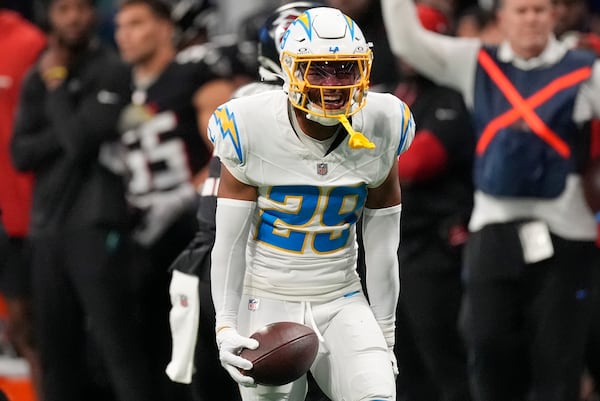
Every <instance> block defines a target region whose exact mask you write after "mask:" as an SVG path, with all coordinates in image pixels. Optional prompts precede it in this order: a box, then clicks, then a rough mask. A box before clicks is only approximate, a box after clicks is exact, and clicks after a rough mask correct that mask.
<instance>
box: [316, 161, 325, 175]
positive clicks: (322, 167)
mask: <svg viewBox="0 0 600 401" xmlns="http://www.w3.org/2000/svg"><path fill="white" fill-rule="evenodd" d="M317 174H319V175H325V174H327V163H318V164H317Z"/></svg>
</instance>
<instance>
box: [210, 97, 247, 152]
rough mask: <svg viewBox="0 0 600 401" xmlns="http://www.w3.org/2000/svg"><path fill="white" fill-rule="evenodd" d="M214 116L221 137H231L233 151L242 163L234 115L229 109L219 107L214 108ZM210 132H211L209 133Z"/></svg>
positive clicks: (240, 146)
mask: <svg viewBox="0 0 600 401" xmlns="http://www.w3.org/2000/svg"><path fill="white" fill-rule="evenodd" d="M215 118H216V122H217V126H218V127H219V130H220V132H221V137H222V138H223V139H225V138H229V139H231V143H232V144H233V148H234V149H235V153H236V154H237V156H238V158H239V160H240V162H241V163H244V158H243V155H242V144H241V143H240V136H239V134H238V129H237V124H236V122H235V116H234V114H233V113H232V112H230V111H229V109H228V108H227V107H226V106H225V107H219V108H217V110H215ZM211 134H212V133H211Z"/></svg>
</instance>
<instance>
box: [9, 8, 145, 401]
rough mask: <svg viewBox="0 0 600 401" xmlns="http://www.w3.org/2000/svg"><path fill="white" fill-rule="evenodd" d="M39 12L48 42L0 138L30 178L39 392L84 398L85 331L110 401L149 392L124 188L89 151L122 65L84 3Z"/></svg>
mask: <svg viewBox="0 0 600 401" xmlns="http://www.w3.org/2000/svg"><path fill="white" fill-rule="evenodd" d="M47 17H48V18H47V20H48V25H49V29H50V31H49V37H48V47H47V48H46V50H45V51H44V52H43V53H42V55H41V56H40V58H39V60H38V62H37V63H36V64H35V66H34V68H32V69H31V70H30V72H29V74H28V75H27V78H26V80H25V82H24V84H23V88H22V92H21V97H20V103H19V109H18V114H17V120H16V123H15V127H14V136H13V138H12V142H11V154H12V158H13V161H14V163H15V166H16V167H17V168H18V169H19V170H21V171H26V172H31V173H33V174H34V176H35V183H34V189H33V206H32V212H31V222H30V231H29V237H30V239H31V244H32V276H33V314H34V315H33V316H34V322H35V325H34V334H35V339H36V344H37V346H38V348H39V353H40V360H41V364H42V392H43V398H44V400H45V401H81V400H83V399H91V398H93V394H92V393H91V391H90V388H89V385H90V381H91V380H89V375H87V374H86V373H88V371H87V360H86V359H87V357H88V353H87V352H86V344H87V343H88V341H89V339H88V336H91V337H92V339H93V341H94V342H95V343H96V344H97V346H98V348H99V350H100V352H99V353H98V354H99V355H100V357H101V358H102V362H103V363H104V364H105V365H106V369H107V371H108V375H109V378H110V384H111V386H112V389H113V390H114V392H115V394H116V396H117V399H118V400H120V401H132V400H139V401H142V400H144V401H146V400H154V399H156V398H155V393H154V392H153V391H152V387H151V385H152V382H151V381H150V380H149V376H148V375H147V369H148V364H147V362H146V356H145V354H144V353H143V352H142V348H141V347H140V342H139V338H140V332H139V331H138V327H137V326H136V325H135V324H134V322H135V319H134V310H133V299H132V288H131V285H130V280H129V272H130V259H129V257H130V242H129V240H128V238H129V233H128V231H127V225H128V211H127V206H126V203H125V197H124V188H123V185H122V183H121V178H120V177H119V176H117V175H114V174H112V173H111V172H110V171H109V170H107V169H106V168H105V167H104V166H103V165H102V164H101V163H100V161H99V157H98V155H99V149H100V146H101V144H103V143H104V142H105V141H108V140H110V139H111V138H115V137H116V136H117V131H116V122H117V117H118V113H119V111H120V109H121V107H122V104H123V102H124V100H125V96H126V92H127V87H126V82H127V81H126V78H127V77H126V75H125V72H126V71H125V69H124V66H123V65H122V64H121V63H120V61H119V60H118V57H117V56H116V54H114V52H112V51H111V50H109V49H107V48H106V47H103V46H102V45H101V44H100V43H99V42H98V41H97V40H96V39H95V37H94V34H93V33H94V28H95V10H94V6H93V2H92V1H91V0H51V1H49V3H48V10H47ZM124 84H125V85H124Z"/></svg>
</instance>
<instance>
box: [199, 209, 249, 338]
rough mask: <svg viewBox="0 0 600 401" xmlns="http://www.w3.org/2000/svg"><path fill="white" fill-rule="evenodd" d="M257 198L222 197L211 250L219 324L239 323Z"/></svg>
mask: <svg viewBox="0 0 600 401" xmlns="http://www.w3.org/2000/svg"><path fill="white" fill-rule="evenodd" d="M255 208H256V202H251V201H242V200H235V199H225V198H219V199H218V200H217V214H216V220H215V222H216V227H217V231H216V234H215V245H214V248H213V250H212V253H211V258H212V259H211V263H212V267H211V274H210V277H211V290H212V298H213V302H214V304H215V312H216V327H217V328H220V327H224V326H229V327H234V328H235V327H236V326H237V314H238V308H239V304H240V298H241V296H242V285H243V283H244V273H245V271H246V243H247V241H248V233H249V231H250V224H251V222H252V215H253V213H254V209H255Z"/></svg>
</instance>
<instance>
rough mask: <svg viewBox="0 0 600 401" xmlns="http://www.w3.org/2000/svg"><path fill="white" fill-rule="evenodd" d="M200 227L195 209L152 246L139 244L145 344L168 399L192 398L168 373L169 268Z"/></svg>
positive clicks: (158, 387) (140, 308)
mask: <svg viewBox="0 0 600 401" xmlns="http://www.w3.org/2000/svg"><path fill="white" fill-rule="evenodd" d="M197 229H198V221H197V219H196V212H195V210H190V211H188V212H187V213H184V214H182V216H180V217H179V218H178V219H177V220H176V221H175V222H174V223H173V224H172V225H171V226H170V227H169V228H168V229H167V231H166V232H165V233H164V234H163V235H162V236H161V238H160V239H159V240H158V241H157V242H156V243H154V244H153V245H152V246H151V247H149V248H145V247H141V246H139V245H138V246H137V247H136V255H135V258H136V272H135V274H134V281H135V283H136V284H135V285H136V288H137V290H136V292H137V293H138V294H139V296H138V304H137V308H138V316H139V319H140V320H141V324H142V330H143V332H144V337H143V338H142V345H143V346H144V349H145V351H146V353H147V354H148V358H149V365H150V369H151V373H152V376H153V383H154V387H155V391H156V393H158V394H160V395H161V397H162V399H163V400H165V401H189V400H191V398H192V395H191V388H190V386H189V385H185V384H180V383H175V382H173V381H171V380H170V379H169V377H168V376H167V374H166V373H165V369H166V367H167V364H168V363H169V361H170V360H171V349H172V343H171V329H170V327H169V311H170V309H171V299H170V296H169V283H170V281H171V274H170V272H169V271H168V269H169V266H170V265H171V263H172V262H173V260H174V259H175V258H176V257H177V256H178V255H179V253H181V251H183V250H184V249H185V247H186V246H187V244H188V243H189V242H190V241H191V240H192V239H193V238H194V235H195V233H196V231H197Z"/></svg>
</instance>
